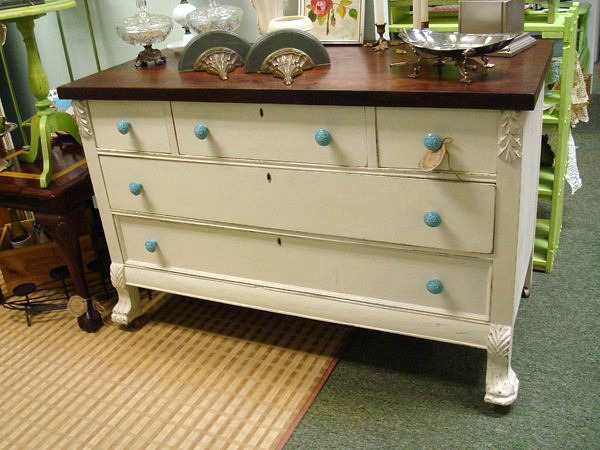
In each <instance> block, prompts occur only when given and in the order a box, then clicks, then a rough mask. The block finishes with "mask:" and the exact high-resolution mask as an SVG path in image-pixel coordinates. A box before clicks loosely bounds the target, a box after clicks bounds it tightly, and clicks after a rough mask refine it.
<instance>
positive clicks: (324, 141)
mask: <svg viewBox="0 0 600 450" xmlns="http://www.w3.org/2000/svg"><path fill="white" fill-rule="evenodd" d="M315 141H317V144H319V145H320V146H322V147H325V146H327V145H329V144H331V133H330V132H329V131H327V130H326V129H325V128H319V129H318V130H317V132H316V133H315Z"/></svg>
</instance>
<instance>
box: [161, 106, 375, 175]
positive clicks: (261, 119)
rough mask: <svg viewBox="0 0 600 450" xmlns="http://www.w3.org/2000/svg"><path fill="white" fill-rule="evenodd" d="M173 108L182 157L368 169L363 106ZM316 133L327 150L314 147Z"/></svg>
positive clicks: (318, 146)
mask: <svg viewBox="0 0 600 450" xmlns="http://www.w3.org/2000/svg"><path fill="white" fill-rule="evenodd" d="M172 108H173V117H174V121H175V129H176V133H177V139H178V142H179V151H180V153H181V154H183V155H195V156H203V157H212V158H241V159H253V160H265V161H292V162H301V163H314V164H330V165H337V166H355V167H356V166H358V167H362V166H366V165H367V122H366V113H365V108H363V107H347V108H337V107H333V106H318V107H317V106H304V105H293V106H292V105H270V104H265V105H258V104H233V103H225V104H221V103H185V102H174V103H173V104H172ZM198 126H200V129H202V128H201V127H205V128H204V133H205V136H206V137H205V138H199V137H198V136H197V134H198V135H200V137H202V136H204V135H202V134H199V133H198V128H197V127H198ZM319 129H324V130H326V131H327V133H329V134H330V136H331V143H330V144H329V145H319V144H318V143H317V141H316V138H315V134H316V132H317V131H318V130H319ZM206 133H207V134H206ZM322 143H323V142H322Z"/></svg>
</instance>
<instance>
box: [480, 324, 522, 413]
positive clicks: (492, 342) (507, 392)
mask: <svg viewBox="0 0 600 450" xmlns="http://www.w3.org/2000/svg"><path fill="white" fill-rule="evenodd" d="M512 335H513V333H512V328H511V327H508V326H503V325H491V326H490V332H489V334H488V343H487V371H486V378H485V397H484V400H485V401H486V402H488V403H493V404H496V405H501V406H508V405H512V404H513V402H514V401H515V400H516V399H517V394H518V393H519V379H518V378H517V375H516V374H515V372H514V371H513V370H512V367H511V365H510V358H511V353H512Z"/></svg>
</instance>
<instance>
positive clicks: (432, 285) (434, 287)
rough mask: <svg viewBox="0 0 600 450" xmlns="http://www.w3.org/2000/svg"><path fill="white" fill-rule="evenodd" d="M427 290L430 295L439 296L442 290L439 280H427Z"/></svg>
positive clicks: (442, 286)
mask: <svg viewBox="0 0 600 450" xmlns="http://www.w3.org/2000/svg"><path fill="white" fill-rule="evenodd" d="M427 290H428V291H429V292H430V293H432V294H436V295H437V294H441V293H442V291H443V290H444V285H443V284H442V282H441V281H440V280H429V281H428V282H427Z"/></svg>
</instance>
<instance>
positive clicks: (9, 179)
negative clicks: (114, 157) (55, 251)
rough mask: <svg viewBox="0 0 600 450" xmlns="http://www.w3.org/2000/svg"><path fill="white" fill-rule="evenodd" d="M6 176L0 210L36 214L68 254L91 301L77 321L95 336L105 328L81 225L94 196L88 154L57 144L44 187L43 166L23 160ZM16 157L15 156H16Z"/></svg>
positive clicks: (1, 178) (1, 175)
mask: <svg viewBox="0 0 600 450" xmlns="http://www.w3.org/2000/svg"><path fill="white" fill-rule="evenodd" d="M13 155H14V156H15V158H14V159H15V160H16V161H15V164H14V165H13V166H12V167H11V168H10V169H9V170H7V171H4V172H0V206H2V207H5V208H16V209H24V210H29V211H33V212H34V213H35V216H36V219H37V220H38V221H39V222H40V224H41V225H42V226H43V227H44V228H45V229H46V230H47V231H48V232H49V233H50V235H51V236H52V237H53V239H54V241H55V242H56V245H57V246H58V248H59V250H61V252H62V253H63V255H64V257H65V260H66V263H67V267H68V268H69V273H70V274H71V277H72V278H73V281H74V284H75V289H76V290H77V294H78V295H80V296H81V297H83V298H85V299H86V300H87V312H86V313H85V314H84V315H82V316H80V317H79V318H78V319H77V320H78V323H79V327H80V328H81V329H82V330H85V331H87V332H94V331H96V330H97V329H98V328H100V326H101V325H102V318H101V317H100V314H99V313H98V312H97V311H96V310H95V309H94V308H93V307H92V299H91V297H90V293H89V289H88V285H87V283H86V280H85V275H84V268H83V260H82V256H81V249H80V246H79V226H80V222H81V218H82V217H83V215H84V212H85V209H86V208H88V207H89V204H90V200H91V198H92V195H93V194H94V192H93V189H92V183H91V181H90V176H89V173H88V169H87V165H86V161H85V157H84V155H83V150H82V148H81V146H80V145H79V144H78V143H75V142H73V143H71V142H61V141H60V140H56V141H55V144H54V147H53V148H52V152H51V153H50V155H51V157H52V159H53V161H52V163H53V165H54V168H55V170H54V174H53V176H52V178H51V181H52V183H51V184H50V185H49V186H48V187H47V188H42V187H40V183H39V179H40V176H41V174H42V173H43V164H44V163H43V162H42V161H39V162H37V163H26V162H22V161H17V157H18V156H20V155H19V152H16V153H15V154H13ZM11 156H12V155H11Z"/></svg>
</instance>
